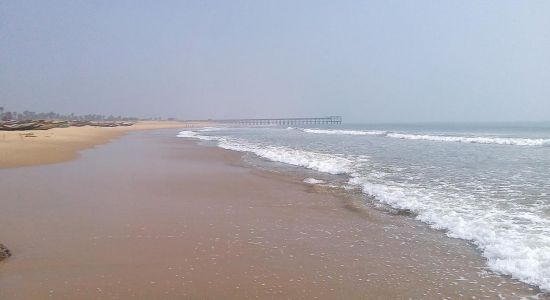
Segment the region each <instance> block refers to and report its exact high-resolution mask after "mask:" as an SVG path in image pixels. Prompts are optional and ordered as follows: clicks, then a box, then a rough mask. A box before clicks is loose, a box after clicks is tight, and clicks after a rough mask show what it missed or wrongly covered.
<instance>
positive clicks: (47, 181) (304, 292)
mask: <svg viewBox="0 0 550 300" xmlns="http://www.w3.org/2000/svg"><path fill="white" fill-rule="evenodd" d="M175 126H176V127H177V125H175ZM46 133H47V132H46ZM177 134H178V130H176V129H163V130H155V131H146V132H137V131H136V132H131V133H129V134H127V135H124V136H122V135H121V134H120V133H118V132H116V133H114V132H110V134H106V135H102V136H101V137H100V138H99V137H98V138H97V139H95V141H96V142H94V143H90V142H79V143H78V146H73V145H75V144H73V143H72V142H71V143H67V144H63V145H69V144H70V146H67V147H68V148H70V149H71V150H67V151H68V152H71V153H72V154H71V155H68V156H64V157H63V158H62V159H61V158H56V159H53V158H52V159H50V160H41V161H40V162H39V164H44V163H50V164H48V165H40V166H31V165H32V164H34V163H37V162H32V161H25V162H22V163H21V164H20V165H19V166H20V167H19V168H4V169H0V190H1V191H2V197H1V198H0V207H1V208H2V209H0V220H1V223H2V226H0V242H2V243H4V244H5V245H7V246H8V247H9V248H10V250H11V251H12V253H13V256H12V257H10V258H9V259H6V260H4V261H2V262H0V299H44V298H48V297H51V298H53V299H128V298H133V299H159V298H162V299H256V298H258V299H365V298H368V299H387V298H395V299H408V298H412V299H420V298H422V299H442V298H472V297H476V298H484V297H485V298H498V297H506V298H508V299H510V298H512V299H513V298H519V297H524V296H533V295H535V294H537V293H538V291H537V289H536V288H534V287H532V286H529V285H527V284H525V283H521V282H519V281H517V280H514V279H511V278H510V277H504V276H499V275H496V274H494V273H492V272H490V271H489V270H488V269H487V268H486V266H485V261H484V259H483V258H482V257H481V256H480V255H479V253H478V252H477V251H476V249H475V247H473V246H472V245H471V244H469V243H467V242H466V241H463V240H458V239H451V238H448V237H446V236H445V234H444V232H442V231H437V230H433V229H431V228H429V227H428V226H427V225H425V224H423V223H420V222H418V221H416V220H414V219H413V218H408V217H406V216H403V215H400V214H389V213H387V212H383V211H380V210H376V209H371V208H369V207H366V206H364V205H362V204H361V201H360V195H357V197H356V196H354V195H353V194H350V193H344V192H341V191H340V190H338V189H330V188H326V187H322V186H315V185H308V184H305V183H303V182H302V181H303V179H304V178H302V177H300V176H299V175H298V174H292V173H277V172H273V171H266V170H261V169H257V168H253V167H251V166H250V165H249V164H246V163H245V162H243V159H242V156H243V154H242V153H239V152H234V151H229V150H224V149H219V148H214V147H210V146H205V145H202V144H199V143H197V141H195V140H191V139H182V138H176V137H175V136H176V135H177ZM115 138H116V139H115ZM44 139H46V137H44ZM107 142H109V143H107ZM54 144H55V143H54ZM61 145H62V144H61V143H57V144H55V147H56V149H60V148H62V147H63V146H61ZM92 146H94V147H93V148H91V147H92ZM52 147H53V146H52ZM75 149H77V150H76V153H75ZM82 149H86V150H82ZM78 151H80V152H78ZM73 158H77V159H73ZM71 159H72V160H71ZM53 162H62V163H57V164H51V163H53ZM23 165H26V167H23ZM9 166H11V165H9V164H8V163H6V162H4V165H3V167H9Z"/></svg>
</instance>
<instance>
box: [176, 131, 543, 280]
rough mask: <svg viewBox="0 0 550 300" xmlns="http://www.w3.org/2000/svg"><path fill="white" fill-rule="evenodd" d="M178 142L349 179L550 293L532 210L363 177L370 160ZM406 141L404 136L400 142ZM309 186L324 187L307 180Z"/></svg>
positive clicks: (230, 140)
mask: <svg viewBox="0 0 550 300" xmlns="http://www.w3.org/2000/svg"><path fill="white" fill-rule="evenodd" d="M178 137H186V138H197V139H201V140H208V141H216V142H217V145H218V146H219V147H221V148H224V149H229V150H235V151H240V152H250V153H254V154H256V155H258V156H259V157H262V158H265V159H268V160H271V161H276V162H281V163H286V164H290V165H294V166H300V167H304V168H308V169H312V170H316V171H319V172H323V173H329V174H345V175H348V176H349V178H350V179H349V181H348V184H349V185H351V186H357V187H360V188H361V190H362V191H363V193H365V194H367V195H370V196H373V197H374V198H375V199H376V201H379V202H381V203H384V204H386V205H389V206H391V207H393V208H396V209H403V210H409V211H412V212H413V213H415V214H416V218H417V219H419V220H420V221H422V222H425V223H428V224H430V225H431V226H432V227H434V228H436V229H442V230H446V231H447V235H449V236H450V237H454V238H461V239H465V240H469V241H472V242H473V243H474V244H475V245H477V246H478V248H479V249H480V251H481V253H482V255H483V256H484V257H485V258H487V264H488V266H489V267H490V268H491V269H492V270H494V271H496V272H498V273H501V274H505V275H510V276H512V277H514V278H516V279H519V280H521V281H524V282H526V283H529V284H533V285H537V286H539V287H540V288H541V289H543V290H550V220H548V219H545V218H541V217H539V216H537V215H536V214H535V213H534V212H532V211H525V210H521V209H518V210H503V209H499V208H498V207H479V205H477V204H476V203H477V202H476V199H474V197H471V195H468V194H465V195H464V194H462V195H458V194H456V195H455V194H449V191H448V190H437V189H436V188H427V187H419V186H414V185H404V184H398V183H395V182H392V181H388V180H385V179H383V178H382V177H377V176H374V175H372V176H370V177H369V176H367V175H365V174H360V173H359V172H360V170H364V169H365V168H363V167H364V165H363V162H365V161H368V157H367V156H353V155H342V154H331V153H319V152H313V151H306V150H300V149H294V148H290V147H285V146H274V145H262V144H259V143H252V142H249V141H245V140H243V139H239V138H234V137H227V136H224V137H221V136H207V135H201V134H199V133H197V132H194V131H182V132H180V134H178ZM396 138H402V137H396ZM305 182H307V183H309V184H320V183H321V181H318V180H316V179H314V178H308V179H306V180H305Z"/></svg>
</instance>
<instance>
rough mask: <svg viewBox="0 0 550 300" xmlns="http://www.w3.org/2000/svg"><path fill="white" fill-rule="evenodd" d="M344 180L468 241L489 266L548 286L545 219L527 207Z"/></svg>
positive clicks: (549, 235)
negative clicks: (511, 208)
mask: <svg viewBox="0 0 550 300" xmlns="http://www.w3.org/2000/svg"><path fill="white" fill-rule="evenodd" d="M349 183H350V184H354V185H359V186H361V188H362V190H363V192H364V193H366V194H368V195H371V196H374V197H375V198H376V200H378V201H380V202H382V203H384V204H387V205H390V206H392V207H394V208H398V209H407V210H410V211H412V212H414V213H416V214H417V218H418V219H419V220H421V221H423V222H426V223H428V224H430V225H432V226H433V227H435V228H437V229H445V230H447V233H448V235H449V236H451V237H454V238H461V239H465V240H470V241H472V242H473V243H475V244H476V245H477V246H478V247H479V249H480V250H481V252H482V254H483V256H485V257H486V258H487V260H488V265H489V267H490V268H491V269H493V270H495V271H497V272H500V273H502V274H506V275H511V276H512V277H514V278H517V279H519V280H522V281H524V282H527V283H530V284H533V285H538V286H539V287H541V288H542V289H545V290H550V221H549V220H547V219H542V218H540V217H538V216H536V215H534V214H532V213H529V212H521V213H514V212H510V211H504V210H500V209H498V208H496V207H493V208H480V207H477V206H476V205H475V200H474V201H469V200H468V197H464V198H462V199H461V198H460V197H449V195H447V194H440V193H438V192H437V191H430V190H428V189H426V188H419V187H416V188H415V187H410V186H403V185H398V184H392V185H390V184H380V183H371V182H370V181H369V179H368V178H366V177H355V178H351V179H350V182H349ZM470 200H471V198H470ZM527 220H528V221H527Z"/></svg>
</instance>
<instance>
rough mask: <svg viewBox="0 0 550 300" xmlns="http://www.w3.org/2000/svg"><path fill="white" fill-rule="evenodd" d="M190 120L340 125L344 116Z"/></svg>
mask: <svg viewBox="0 0 550 300" xmlns="http://www.w3.org/2000/svg"><path fill="white" fill-rule="evenodd" d="M190 122H211V123H219V124H238V125H320V124H328V125H339V124H342V117H340V116H329V117H320V118H276V119H222V120H210V119H209V120H192V121H190Z"/></svg>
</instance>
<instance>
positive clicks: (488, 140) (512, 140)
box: [302, 129, 550, 146]
mask: <svg viewBox="0 0 550 300" xmlns="http://www.w3.org/2000/svg"><path fill="white" fill-rule="evenodd" d="M302 131H304V132H307V133H316V134H332V135H369V136H383V137H388V138H395V139H404V140H424V141H434V142H458V143H472V144H497V145H515V146H550V139H544V138H517V137H495V136H449V135H430V134H408V133H398V132H388V131H383V130H339V129H302Z"/></svg>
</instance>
